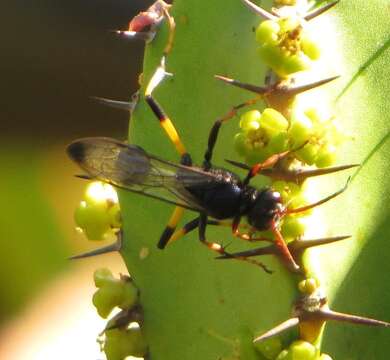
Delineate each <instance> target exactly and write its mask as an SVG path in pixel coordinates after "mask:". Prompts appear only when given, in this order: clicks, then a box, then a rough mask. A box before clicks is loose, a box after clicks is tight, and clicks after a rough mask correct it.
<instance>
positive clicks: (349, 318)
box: [318, 309, 390, 327]
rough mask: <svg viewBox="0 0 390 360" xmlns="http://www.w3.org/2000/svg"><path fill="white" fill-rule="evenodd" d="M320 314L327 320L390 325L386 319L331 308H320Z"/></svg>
mask: <svg viewBox="0 0 390 360" xmlns="http://www.w3.org/2000/svg"><path fill="white" fill-rule="evenodd" d="M318 315H319V316H321V317H322V318H323V319H325V320H334V321H341V322H347V323H352V324H359V325H368V326H384V327H389V326H390V323H388V322H386V321H381V320H376V319H371V318H366V317H362V316H357V315H350V314H344V313H340V312H336V311H332V310H330V309H321V310H318Z"/></svg>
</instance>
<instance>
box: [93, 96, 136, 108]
mask: <svg viewBox="0 0 390 360" xmlns="http://www.w3.org/2000/svg"><path fill="white" fill-rule="evenodd" d="M91 99H92V100H94V101H96V102H98V103H99V104H102V105H105V106H108V107H111V108H115V109H120V110H126V111H129V112H133V111H134V109H135V107H136V106H137V103H138V99H139V96H138V91H137V92H136V93H135V94H134V95H133V96H132V101H118V100H111V99H106V98H102V97H97V96H91Z"/></svg>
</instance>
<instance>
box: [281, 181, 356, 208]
mask: <svg viewBox="0 0 390 360" xmlns="http://www.w3.org/2000/svg"><path fill="white" fill-rule="evenodd" d="M351 179H352V177H351V176H350V177H349V178H348V180H347V182H346V184H345V185H344V187H343V188H342V189H340V190H339V191H336V192H335V193H333V194H331V195H329V196H327V197H326V198H323V199H321V200H320V201H317V202H315V203H313V204H309V205H307V206H302V207H300V208H296V209H288V210H286V212H285V214H286V215H288V214H295V213H300V212H303V211H306V210H310V209H313V208H315V207H317V206H319V205H322V204H324V203H326V202H328V201H329V200H332V199H333V198H335V197H336V196H339V195H340V194H342V193H343V192H344V191H345V190H347V188H348V185H349V183H350V181H351Z"/></svg>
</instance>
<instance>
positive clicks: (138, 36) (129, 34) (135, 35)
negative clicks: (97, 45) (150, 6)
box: [110, 30, 156, 42]
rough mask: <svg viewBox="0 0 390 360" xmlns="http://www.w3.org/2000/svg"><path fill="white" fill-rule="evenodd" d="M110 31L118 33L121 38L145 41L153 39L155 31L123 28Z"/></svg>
mask: <svg viewBox="0 0 390 360" xmlns="http://www.w3.org/2000/svg"><path fill="white" fill-rule="evenodd" d="M110 32H112V33H114V34H116V35H118V36H119V37H120V38H122V39H126V40H142V41H145V42H150V41H152V40H153V39H154V37H155V35H156V32H155V31H148V32H143V31H128V30H127V31H123V30H111V31H110Z"/></svg>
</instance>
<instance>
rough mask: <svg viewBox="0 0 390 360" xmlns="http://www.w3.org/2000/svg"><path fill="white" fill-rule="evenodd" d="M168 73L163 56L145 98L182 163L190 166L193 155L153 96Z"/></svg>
mask: <svg viewBox="0 0 390 360" xmlns="http://www.w3.org/2000/svg"><path fill="white" fill-rule="evenodd" d="M167 74H168V73H167V72H166V71H165V57H162V59H161V63H160V65H159V66H158V68H157V70H156V71H155V73H154V74H153V76H152V78H151V79H150V81H149V83H148V85H147V87H146V90H145V100H146V102H147V103H148V105H149V106H150V108H151V110H152V111H153V113H154V114H155V115H156V117H157V119H158V120H159V122H160V125H161V127H162V128H163V129H164V131H165V132H166V134H167V135H168V138H169V139H170V140H171V142H172V143H173V145H174V146H175V148H176V150H177V152H178V153H179V154H180V156H181V163H182V164H183V165H187V166H190V165H191V164H192V161H191V157H190V155H189V154H188V152H187V150H186V148H185V146H184V145H183V143H182V141H181V140H180V137H179V134H178V132H177V130H176V128H175V126H174V125H173V123H172V121H171V120H170V118H169V117H168V115H167V114H166V113H165V112H164V110H163V109H162V107H161V106H160V105H159V104H158V102H157V101H156V100H155V99H154V98H153V96H152V93H153V90H154V89H155V88H156V87H157V86H158V85H159V84H160V82H161V81H162V80H163V79H164V78H165V76H167Z"/></svg>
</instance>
